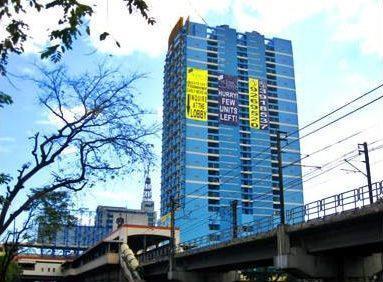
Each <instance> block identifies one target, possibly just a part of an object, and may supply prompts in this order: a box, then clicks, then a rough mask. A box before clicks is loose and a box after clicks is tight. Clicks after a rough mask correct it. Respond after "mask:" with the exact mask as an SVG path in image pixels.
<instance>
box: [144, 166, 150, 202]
mask: <svg viewBox="0 0 383 282" xmlns="http://www.w3.org/2000/svg"><path fill="white" fill-rule="evenodd" d="M145 175H146V178H145V186H144V194H143V197H142V201H151V200H152V183H151V182H152V181H151V179H150V177H149V166H148V168H147V170H146V172H145Z"/></svg>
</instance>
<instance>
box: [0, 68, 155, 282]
mask: <svg viewBox="0 0 383 282" xmlns="http://www.w3.org/2000/svg"><path fill="white" fill-rule="evenodd" d="M38 72H39V73H40V74H39V75H38V76H37V77H32V78H30V79H31V80H32V81H33V82H34V83H35V85H36V86H37V87H38V89H39V93H41V94H39V101H40V104H41V106H42V109H43V110H44V111H47V112H48V113H49V115H50V117H51V119H52V120H53V121H54V124H55V127H56V128H57V130H54V131H52V132H50V133H48V132H45V131H44V132H36V133H35V134H34V135H33V136H32V137H31V138H30V139H31V150H30V155H29V156H28V157H27V161H26V162H25V164H24V165H22V166H21V167H20V169H19V170H18V171H17V172H15V173H13V174H10V175H9V174H5V173H2V174H0V181H1V183H2V184H1V183H0V185H1V186H0V187H1V188H3V189H0V240H1V239H2V240H1V241H3V242H6V244H7V248H6V250H7V251H8V252H9V256H8V260H7V262H8V263H9V262H10V261H11V260H12V256H13V255H14V254H15V253H17V251H18V245H19V242H20V241H23V240H29V238H28V230H30V228H31V226H33V225H34V223H36V222H37V223H39V222H44V221H45V222H48V223H49V224H46V226H48V227H45V228H47V229H45V230H41V232H43V233H42V234H45V235H49V234H51V232H53V231H57V230H58V228H57V227H58V226H60V225H63V223H66V224H67V223H68V222H69V223H70V222H73V221H74V220H75V219H74V218H73V217H71V216H70V213H69V212H68V211H69V210H70V209H71V204H70V201H69V199H70V193H74V192H78V191H81V190H82V189H84V188H92V187H94V186H95V185H96V184H97V183H98V182H100V181H106V180H107V179H110V178H114V177H118V176H120V175H127V174H129V173H131V172H132V171H133V170H136V169H137V168H138V167H139V164H140V163H143V164H144V165H145V167H146V165H147V164H148V163H151V162H152V160H153V157H154V156H153V153H152V148H153V145H152V144H151V143H150V142H149V140H148V137H149V136H152V135H154V134H156V133H157V132H158V130H159V127H158V125H156V124H154V125H153V124H152V123H148V122H145V117H146V115H147V114H150V113H149V112H147V111H145V110H143V109H142V108H141V107H140V106H138V105H137V104H136V103H135V101H134V96H135V94H136V93H135V88H134V84H135V82H136V81H137V80H139V79H141V78H143V76H142V75H139V74H131V75H123V74H121V73H120V72H119V71H118V70H116V69H110V68H108V67H107V66H106V65H101V66H99V68H98V70H97V71H96V72H95V73H89V72H88V73H84V74H81V75H78V76H72V75H69V74H68V72H67V70H66V68H65V67H64V66H57V67H55V68H53V69H46V68H38ZM42 175H43V177H41V176H42ZM42 180H43V181H42ZM17 219H18V220H19V221H20V220H22V221H23V222H24V223H23V224H22V226H21V227H19V228H18V229H17V230H15V228H14V226H15V225H14V223H15V221H16V220H17ZM49 225H50V226H49ZM54 229H56V230H54ZM7 242H8V243H7ZM8 265H9V264H8ZM2 269H6V268H4V267H3V268H2ZM0 274H1V273H0ZM4 275H5V274H4ZM3 277H4V276H3ZM0 278H1V277H0ZM0 281H1V279H0Z"/></svg>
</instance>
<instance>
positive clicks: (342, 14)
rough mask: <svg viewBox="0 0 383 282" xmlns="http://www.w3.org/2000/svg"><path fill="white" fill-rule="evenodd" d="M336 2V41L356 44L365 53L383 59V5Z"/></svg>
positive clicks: (374, 2) (363, 2) (371, 0)
mask: <svg viewBox="0 0 383 282" xmlns="http://www.w3.org/2000/svg"><path fill="white" fill-rule="evenodd" d="M334 2H335V3H336V7H335V8H334V11H333V15H332V17H333V22H334V23H336V27H335V30H334V34H333V39H334V41H336V42H356V43H357V44H358V45H359V47H360V49H361V50H362V52H363V53H365V54H377V55H379V56H380V57H383V16H382V14H383V3H382V2H381V1H377V0H370V1H364V0H354V1H345V0H342V1H334Z"/></svg>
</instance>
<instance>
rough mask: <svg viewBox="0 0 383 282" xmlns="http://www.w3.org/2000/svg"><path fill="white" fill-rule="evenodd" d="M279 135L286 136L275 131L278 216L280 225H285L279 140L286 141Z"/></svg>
mask: <svg viewBox="0 0 383 282" xmlns="http://www.w3.org/2000/svg"><path fill="white" fill-rule="evenodd" d="M281 133H283V134H284V135H285V136H286V133H285V132H281V131H279V130H278V131H277V154H278V188H279V215H280V218H281V224H285V196H284V193H283V166H282V149H281V140H286V137H283V138H281Z"/></svg>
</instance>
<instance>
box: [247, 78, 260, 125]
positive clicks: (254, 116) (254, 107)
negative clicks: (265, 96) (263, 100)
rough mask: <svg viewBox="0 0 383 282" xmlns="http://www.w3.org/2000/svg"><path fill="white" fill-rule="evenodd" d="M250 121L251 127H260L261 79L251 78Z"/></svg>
mask: <svg viewBox="0 0 383 282" xmlns="http://www.w3.org/2000/svg"><path fill="white" fill-rule="evenodd" d="M249 122H250V127H252V128H257V129H260V116H259V80H258V79H255V78H251V77H250V78H249Z"/></svg>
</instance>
